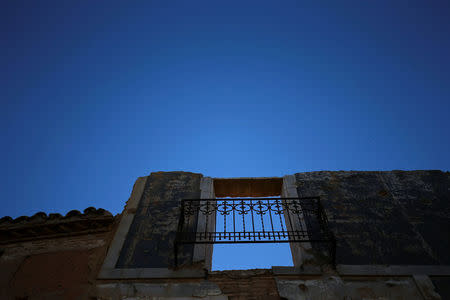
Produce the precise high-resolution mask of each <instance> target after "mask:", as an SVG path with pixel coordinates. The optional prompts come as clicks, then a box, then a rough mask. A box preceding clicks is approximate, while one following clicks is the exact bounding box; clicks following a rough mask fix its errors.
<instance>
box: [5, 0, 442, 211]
mask: <svg viewBox="0 0 450 300" xmlns="http://www.w3.org/2000/svg"><path fill="white" fill-rule="evenodd" d="M449 3H450V2H449V1H444V0H436V1H401V0H399V1H392V0H389V1H350V2H349V1H329V2H325V1H270V2H265V1H195V0H193V1H59V0H58V1H44V0H42V1H22V0H17V1H13V0H11V1H2V2H1V4H0V28H1V29H0V30H1V43H2V44H1V47H0V66H1V69H0V70H1V73H0V74H1V78H0V79H1V85H0V89H1V90H0V92H1V93H0V100H1V115H0V117H1V118H0V122H1V137H2V139H1V143H2V144H1V147H0V151H1V161H2V165H1V166H2V167H1V169H2V172H1V175H0V176H1V180H0V182H1V192H2V200H1V201H2V205H1V206H0V217H1V216H4V215H10V216H12V217H17V216H20V215H32V214H34V213H36V212H38V211H44V212H47V213H50V212H59V213H62V214H64V213H66V212H68V211H69V210H71V209H79V210H83V209H84V208H86V207H88V206H95V207H102V208H105V209H107V210H109V211H111V212H112V213H114V214H117V213H120V212H121V211H122V208H123V206H124V204H125V201H126V200H127V199H128V197H129V194H130V192H131V188H132V185H133V183H134V180H135V179H136V177H138V176H145V175H147V174H149V173H150V172H152V171H173V170H184V171H192V172H199V173H202V174H205V175H208V176H213V177H245V176H282V175H285V174H293V173H296V172H305V171H315V170H392V169H404V170H412V169H440V170H444V171H447V170H449V169H450V156H449V153H450V139H449V127H450V122H449V112H450V55H449V53H450V4H449Z"/></svg>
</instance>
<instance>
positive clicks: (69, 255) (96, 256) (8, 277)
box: [0, 232, 112, 300]
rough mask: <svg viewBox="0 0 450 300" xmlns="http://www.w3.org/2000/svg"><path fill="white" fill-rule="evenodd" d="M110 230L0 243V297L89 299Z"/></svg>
mask: <svg viewBox="0 0 450 300" xmlns="http://www.w3.org/2000/svg"><path fill="white" fill-rule="evenodd" d="M111 238H112V232H102V233H96V234H88V235H78V236H68V237H60V238H56V239H36V240H33V241H27V242H18V243H14V244H7V245H2V246H1V248H2V249H3V250H4V252H3V254H2V255H1V257H0V268H1V271H0V274H1V275H0V299H29V300H32V299H89V297H91V296H92V295H94V294H95V281H96V278H97V274H98V271H99V269H100V267H101V264H102V262H103V259H104V257H105V255H106V250H107V246H108V244H109V241H110V240H111Z"/></svg>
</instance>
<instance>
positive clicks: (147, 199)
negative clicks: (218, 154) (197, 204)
mask: <svg viewBox="0 0 450 300" xmlns="http://www.w3.org/2000/svg"><path fill="white" fill-rule="evenodd" d="M201 178H202V175H201V174H195V173H188V172H156V173H152V174H150V176H148V177H147V181H146V183H145V187H144V192H143V194H142V197H141V199H140V201H139V204H138V209H137V211H136V214H135V217H134V219H133V223H132V224H131V227H130V230H129V231H128V235H127V237H126V239H125V243H124V245H123V247H122V251H121V253H120V256H119V260H118V262H117V264H116V267H117V268H168V267H173V266H174V247H173V246H174V241H175V236H176V232H177V227H178V221H179V215H180V209H179V208H180V203H181V200H182V199H199V198H200V179H201ZM196 225H197V224H195V226H196ZM193 247H194V246H193V245H186V246H183V247H181V248H180V251H179V257H178V261H179V263H180V265H183V264H186V263H191V262H192V257H193Z"/></svg>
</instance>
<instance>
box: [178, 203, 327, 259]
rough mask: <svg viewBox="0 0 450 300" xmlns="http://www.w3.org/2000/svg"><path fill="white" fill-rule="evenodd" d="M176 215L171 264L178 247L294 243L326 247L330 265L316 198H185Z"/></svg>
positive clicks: (324, 221)
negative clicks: (178, 217)
mask: <svg viewBox="0 0 450 300" xmlns="http://www.w3.org/2000/svg"><path fill="white" fill-rule="evenodd" d="M180 212H181V213H180V220H179V226H178V230H177V237H176V240H175V247H174V251H175V253H174V254H175V255H174V256H175V265H177V255H178V245H180V244H226V243H237V244H245V243H255V244H258V243H296V242H297V243H302V242H306V243H315V244H316V245H319V246H326V247H325V251H326V252H328V255H329V257H330V258H331V262H332V264H334V257H335V243H334V238H333V235H332V233H331V232H330V230H329V229H328V222H327V218H326V215H325V212H324V209H323V207H322V205H321V204H320V200H319V197H306V198H277V197H276V198H219V199H185V200H182V204H181V211H180ZM283 217H284V218H283ZM214 219H217V221H216V220H214ZM220 219H222V220H223V223H221V222H222V221H220ZM283 220H285V221H284V222H283ZM241 224H242V225H241ZM230 259H232V258H231V257H230Z"/></svg>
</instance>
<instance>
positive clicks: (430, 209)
mask: <svg viewBox="0 0 450 300" xmlns="http://www.w3.org/2000/svg"><path fill="white" fill-rule="evenodd" d="M295 176H296V179H297V191H298V194H299V196H300V197H306V196H320V197H321V201H322V204H323V206H324V208H325V211H326V214H327V216H328V220H329V222H330V227H331V229H332V231H333V232H334V233H335V235H336V239H337V263H341V264H397V265H401V264H415V265H428V264H446V265H448V264H450V255H448V253H449V249H450V174H449V173H448V172H446V173H444V172H442V171H391V172H355V171H341V172H329V171H322V172H309V173H297V174H295Z"/></svg>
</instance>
